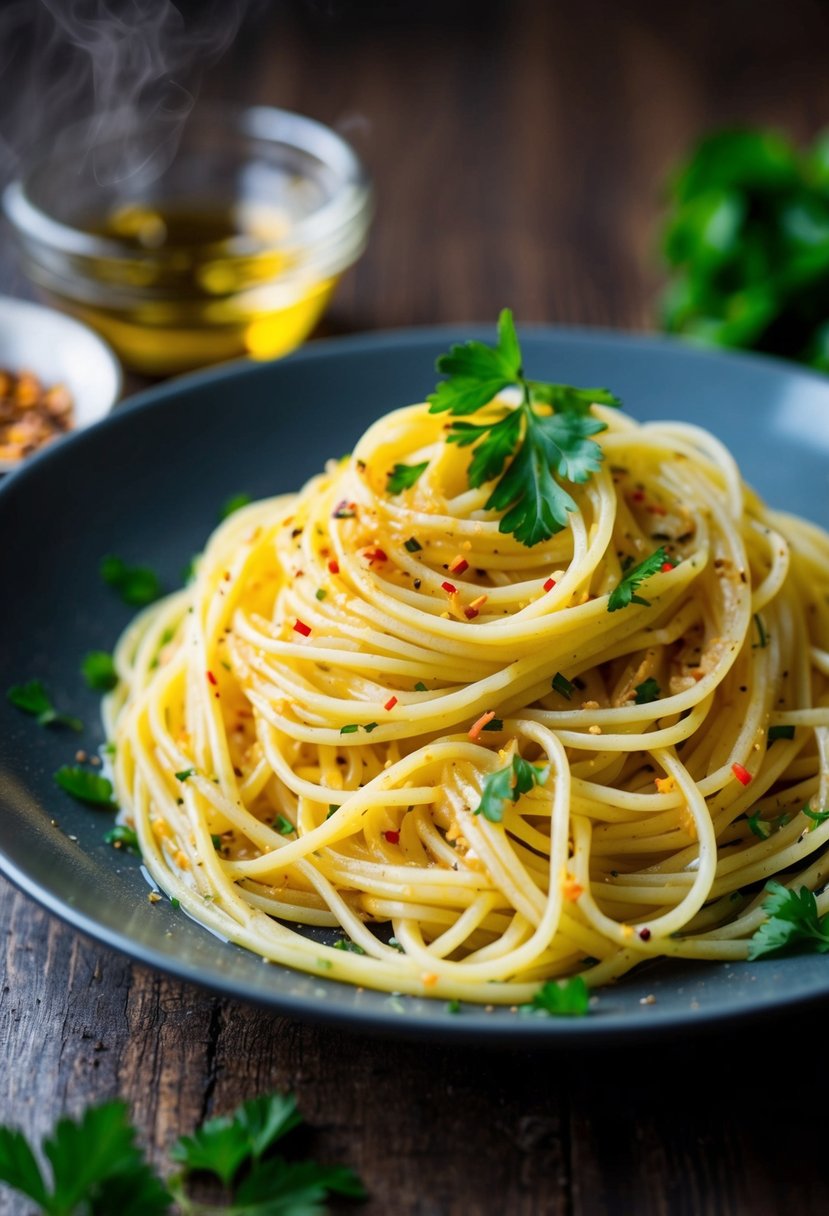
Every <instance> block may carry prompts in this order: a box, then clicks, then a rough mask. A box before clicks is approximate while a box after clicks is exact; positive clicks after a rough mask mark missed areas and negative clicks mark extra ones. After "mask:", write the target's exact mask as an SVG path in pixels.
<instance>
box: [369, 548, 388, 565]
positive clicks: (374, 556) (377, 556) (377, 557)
mask: <svg viewBox="0 0 829 1216" xmlns="http://www.w3.org/2000/svg"><path fill="white" fill-rule="evenodd" d="M363 557H364V558H365V559H366V560H367V561H368V563H369V565H370V566H373V565H374V563H375V562H387V561H388V560H389V559H388V557H387V556H386V553H385V550H383V549H366V551H365V553H364V554H363Z"/></svg>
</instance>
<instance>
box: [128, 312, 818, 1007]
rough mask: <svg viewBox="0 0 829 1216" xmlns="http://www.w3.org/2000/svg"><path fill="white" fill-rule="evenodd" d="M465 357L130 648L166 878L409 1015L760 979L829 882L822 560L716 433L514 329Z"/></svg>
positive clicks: (252, 519) (232, 551)
mask: <svg viewBox="0 0 829 1216" xmlns="http://www.w3.org/2000/svg"><path fill="white" fill-rule="evenodd" d="M486 351H489V355H490V356H491V359H490V360H489V362H487V359H488V358H489V356H486V355H484V354H482V353H481V352H486ZM465 360H466V361H465ZM440 366H441V370H443V371H445V372H447V373H448V376H449V378H448V379H447V380H444V381H443V382H442V384H441V386H439V389H438V391H437V393H436V394H434V395H433V397H432V398H431V399H430V402H431V404H430V405H427V404H424V405H415V406H412V407H409V408H405V409H399V410H397V411H395V412H393V413H390V414H388V415H387V416H386V417H383V418H381V419H380V420H379V421H378V422H376V423H375V424H374V425H373V426H372V427H371V428H370V429H369V430H368V432H367V433H366V434H365V435H364V436H363V437H362V438H361V439H360V440H359V442H358V443H357V446H356V448H355V450H354V452H353V454H352V455H351V456H349V457H348V458H346V459H344V460H342V461H340V462H339V463H329V465H328V467H327V469H326V471H325V472H324V473H323V474H321V475H320V476H318V477H315V478H313V479H312V480H311V481H310V482H309V483H308V484H307V485H306V486H305V487H304V488H303V489H302V490H300V492H299V493H298V494H292V495H288V496H284V497H278V498H273V499H269V500H267V501H263V502H258V503H255V504H253V505H250V506H246V507H244V508H243V509H241V510H238V511H236V512H235V513H234V514H232V515H231V516H230V517H229V518H228V519H227V520H226V521H225V522H224V523H223V524H221V526H220V527H219V528H217V530H216V531H215V532H214V533H213V535H212V536H211V538H210V540H209V542H208V544H207V546H206V548H205V551H204V553H203V555H202V557H201V559H200V560H199V562H198V566H197V572H196V576H195V579H194V581H193V582H192V584H191V585H189V586H188V587H187V588H185V589H184V590H183V591H180V592H178V593H176V594H174V595H171V596H169V597H168V598H166V599H164V600H162V601H160V602H158V603H157V604H155V605H153V606H152V607H150V608H149V609H147V610H145V611H144V612H142V613H141V615H139V616H138V617H137V619H136V620H135V621H134V623H133V624H132V625H131V626H130V627H129V628H128V629H127V631H126V633H125V634H124V636H123V637H122V639H121V641H120V643H119V645H118V648H117V651H116V656H115V658H116V663H117V670H118V674H119V677H120V683H119V685H118V687H117V689H116V690H115V691H114V692H113V693H112V694H111V696H110V698H109V699H108V702H107V707H106V721H107V726H108V733H109V737H110V739H111V740H112V741H113V742H114V743H115V745H116V749H115V760H114V776H115V782H116V790H117V795H118V798H119V801H120V804H121V807H122V808H123V814H124V815H125V817H126V819H127V821H128V822H130V823H133V824H134V826H135V829H136V831H137V834H138V837H139V839H140V844H141V850H142V852H143V855H144V859H145V862H146V865H147V866H148V868H149V870H150V872H151V874H152V875H153V877H154V878H155V880H156V881H157V882H158V883H159V884H160V886H161V887H162V888H163V889H164V891H166V892H167V893H168V894H169V895H170V896H171V897H174V898H175V899H177V900H179V901H180V903H181V905H182V906H183V907H184V908H185V909H186V910H187V911H188V912H189V913H190V914H191V915H192V916H194V917H195V918H196V919H198V920H199V921H201V922H203V923H204V924H205V925H207V926H208V927H210V928H211V929H213V930H214V931H216V932H218V933H220V934H221V935H223V936H224V937H226V938H228V939H231V940H232V941H234V942H237V943H239V944H241V945H243V946H245V947H247V948H248V949H249V950H252V951H256V952H257V953H259V954H261V955H262V956H264V957H265V958H267V959H271V960H278V961H279V962H281V963H284V964H287V965H289V966H292V967H296V968H300V969H302V970H304V971H309V972H317V973H319V974H324V975H326V976H327V977H331V978H336V979H339V980H344V981H348V982H351V983H353V984H359V985H365V986H367V987H372V988H378V989H387V990H390V991H395V992H403V993H414V994H421V995H423V994H425V995H431V996H440V997H443V998H451V999H463V1000H469V1001H479V1002H486V1003H492V1004H494V1003H504V1004H508V1005H511V1004H514V1003H521V1002H525V1001H527V1000H529V999H530V998H531V997H532V995H533V994H534V993H535V992H536V991H537V989H538V986H539V983H540V982H542V981H545V980H548V979H551V978H554V977H563V976H569V975H573V974H576V973H583V974H584V975H585V978H586V980H587V982H588V983H589V984H590V985H595V984H601V983H604V982H606V981H608V980H611V979H613V978H614V977H617V976H620V975H622V974H623V973H624V972H626V971H627V970H628V969H630V968H631V967H633V966H634V965H635V964H636V963H637V962H639V961H641V960H642V959H645V958H652V957H654V956H679V957H683V958H695V959H721V960H732V959H742V958H745V957H746V954H747V951H748V947H749V941H750V938H751V936H752V934H753V933H754V932H755V931H756V930H757V928H758V926H759V925H760V924H761V923H762V921H763V920H764V913H763V909H762V907H761V904H762V899H763V884H764V882H765V880H766V879H768V878H769V877H770V876H772V875H776V874H782V873H783V872H785V875H786V877H785V881H786V882H787V883H788V884H789V885H790V886H798V887H799V886H801V885H804V886H806V887H808V888H810V889H811V890H819V888H820V887H821V886H822V884H823V883H824V882H825V881H826V879H827V876H828V875H829V870H828V869H827V867H828V866H829V863H827V860H826V854H825V846H826V843H827V840H829V817H827V816H826V815H825V814H823V813H822V809H823V808H825V807H826V806H827V804H829V799H828V798H827V783H828V782H829V606H828V605H829V538H827V535H826V534H825V533H824V532H823V531H821V530H820V529H819V528H817V527H815V526H813V525H811V524H808V523H806V522H804V521H802V520H799V519H795V518H792V517H790V516H786V515H781V514H778V513H776V512H772V511H770V510H768V509H767V508H766V507H765V506H764V505H763V503H762V502H761V501H760V500H759V499H758V497H757V496H756V495H755V494H754V493H752V492H751V491H750V490H749V489H747V488H746V486H745V485H744V484H743V483H742V481H741V479H740V476H739V473H738V470H737V468H736V465H735V463H734V460H733V459H732V457H731V456H730V455H729V453H728V452H727V451H726V450H725V448H724V447H723V446H722V445H721V444H720V443H719V442H718V441H717V440H716V439H715V438H714V437H712V436H711V435H710V434H707V433H706V432H704V431H702V430H699V429H698V428H696V427H694V426H690V425H682V424H678V423H648V424H646V425H638V424H637V423H635V422H634V421H633V420H632V419H631V418H629V417H626V416H625V415H624V414H622V413H621V412H620V411H619V410H618V409H617V408H615V406H616V403H615V399H614V398H613V397H612V396H611V395H610V394H602V393H601V392H599V391H598V390H576V389H572V388H569V387H568V386H561V385H549V384H538V383H534V382H530V381H527V380H525V379H524V377H523V372H522V370H521V365H520V351H519V350H518V344H517V341H516V340H515V338H514V330H512V327H511V323H510V318H509V316H508V314H504V316H503V317H502V321H501V330H500V338H499V346H498V347H497V348H487V347H483V346H481V345H480V344H469V345H467V346H464V347H456V348H454V350H453V352H451V353H450V355H449V356H447V357H446V358H445V359H444V360H443V361H442V363H441V364H440ZM596 402H599V404H596ZM470 418H472V419H473V421H470V420H469V419H470ZM447 440H448V441H447ZM470 448H472V451H471V452H470V450H469V449H470ZM516 469H517V472H516V471H515V470H516ZM510 477H511V481H510ZM818 908H819V911H820V912H826V911H827V910H829V895H826V894H819V895H818ZM309 927H310V933H309ZM319 929H326V930H329V931H331V930H333V931H335V932H333V933H332V932H329V933H328V934H321V933H319V932H316V930H319ZM321 941H322V942H323V944H320V942H321ZM326 941H327V944H325V943H326Z"/></svg>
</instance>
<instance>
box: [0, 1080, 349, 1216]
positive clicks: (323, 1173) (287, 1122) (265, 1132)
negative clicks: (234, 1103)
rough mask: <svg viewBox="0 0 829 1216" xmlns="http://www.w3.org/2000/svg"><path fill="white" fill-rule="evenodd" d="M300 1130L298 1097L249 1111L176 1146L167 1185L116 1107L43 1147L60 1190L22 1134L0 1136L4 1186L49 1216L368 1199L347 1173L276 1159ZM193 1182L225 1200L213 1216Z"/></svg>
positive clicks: (283, 1215)
mask: <svg viewBox="0 0 829 1216" xmlns="http://www.w3.org/2000/svg"><path fill="white" fill-rule="evenodd" d="M301 1123H302V1117H301V1116H300V1114H299V1112H298V1111H297V1108H296V1101H295V1099H294V1098H293V1097H292V1096H290V1095H287V1094H271V1095H269V1096H264V1097H261V1098H255V1099H253V1100H252V1101H250V1102H245V1103H244V1105H243V1106H240V1107H239V1108H238V1110H236V1111H235V1112H234V1114H233V1115H230V1116H219V1117H217V1118H215V1119H209V1120H208V1121H207V1122H206V1123H204V1124H202V1126H201V1127H200V1128H199V1129H198V1130H197V1131H196V1132H194V1134H193V1135H192V1136H183V1137H182V1138H181V1139H180V1140H179V1141H178V1142H177V1143H176V1144H175V1145H174V1146H173V1149H172V1151H171V1154H170V1155H171V1157H172V1159H173V1161H175V1162H176V1163H177V1165H178V1166H179V1167H180V1168H179V1171H178V1172H177V1173H176V1174H174V1175H173V1177H172V1178H170V1179H169V1180H168V1181H167V1182H166V1183H165V1182H162V1180H161V1179H160V1178H159V1177H158V1175H157V1174H156V1173H155V1172H154V1171H153V1169H152V1168H151V1167H150V1166H149V1165H148V1164H147V1162H146V1160H145V1158H144V1154H143V1153H142V1151H141V1149H140V1148H139V1147H138V1146H137V1145H136V1143H135V1140H136V1133H135V1129H134V1128H133V1127H132V1126H131V1124H130V1122H129V1119H128V1117H127V1108H126V1106H125V1105H124V1103H123V1102H107V1103H105V1104H104V1105H102V1106H96V1107H91V1108H90V1109H89V1110H87V1111H86V1112H85V1113H84V1114H83V1115H82V1116H81V1118H80V1119H78V1120H73V1119H61V1120H60V1122H59V1123H58V1124H57V1126H56V1128H55V1130H54V1131H53V1133H52V1135H51V1136H49V1137H47V1139H46V1140H45V1141H44V1143H43V1155H44V1156H45V1158H46V1159H47V1160H48V1162H49V1164H50V1166H51V1180H49V1179H48V1178H47V1177H46V1175H45V1173H44V1171H42V1170H41V1167H40V1165H39V1164H38V1161H37V1158H36V1157H35V1154H34V1152H33V1150H32V1148H31V1146H30V1145H29V1143H28V1141H27V1140H26V1138H25V1137H24V1136H23V1134H22V1133H21V1132H19V1131H16V1130H13V1129H11V1128H7V1127H2V1126H0V1181H2V1182H5V1183H6V1184H7V1185H8V1186H10V1187H12V1188H13V1189H14V1190H16V1191H18V1192H20V1193H21V1194H23V1195H25V1196H27V1198H29V1199H31V1200H32V1201H33V1202H34V1203H35V1204H37V1205H38V1208H39V1210H40V1211H41V1212H42V1213H43V1214H44V1216H77V1214H79V1213H81V1212H84V1213H88V1214H89V1216H111V1213H114V1212H117V1213H118V1214H119V1216H167V1214H168V1213H170V1212H172V1211H173V1204H175V1211H176V1212H178V1213H181V1216H197V1214H198V1213H203V1212H207V1211H210V1212H215V1213H216V1214H217V1216H218V1214H219V1213H221V1212H227V1213H228V1216H231V1214H232V1216H248V1214H249V1216H266V1213H270V1214H272V1216H300V1213H301V1216H323V1214H324V1213H325V1211H326V1210H327V1208H326V1206H325V1201H326V1199H327V1197H328V1196H329V1195H343V1196H346V1197H348V1198H352V1199H363V1198H365V1190H364V1188H363V1185H362V1183H361V1181H360V1179H359V1178H358V1177H357V1175H356V1174H355V1173H354V1172H353V1170H350V1169H348V1168H347V1167H346V1166H342V1165H319V1164H318V1163H317V1162H315V1161H307V1160H306V1161H296V1160H294V1161H288V1160H286V1159H285V1158H284V1157H282V1156H276V1155H275V1154H274V1148H275V1146H276V1145H277V1143H278V1142H279V1141H281V1140H282V1139H283V1137H285V1136H286V1135H287V1134H288V1133H289V1132H291V1131H293V1129H294V1128H296V1127H297V1126H299V1125H300V1124H301ZM194 1176H195V1177H197V1178H198V1179H200V1180H201V1183H203V1182H204V1180H206V1179H207V1180H210V1186H211V1187H212V1188H213V1189H214V1190H216V1191H219V1192H221V1198H220V1201H219V1202H218V1203H216V1204H214V1203H212V1202H211V1204H210V1205H209V1207H208V1206H205V1204H204V1203H203V1201H202V1200H201V1199H199V1200H196V1199H194V1198H192V1197H191V1194H190V1191H191V1189H192V1180H193V1178H194ZM201 1183H200V1185H201Z"/></svg>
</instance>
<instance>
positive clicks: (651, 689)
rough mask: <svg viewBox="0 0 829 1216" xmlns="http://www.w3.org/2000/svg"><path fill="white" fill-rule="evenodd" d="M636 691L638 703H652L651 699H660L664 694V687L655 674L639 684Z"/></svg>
mask: <svg viewBox="0 0 829 1216" xmlns="http://www.w3.org/2000/svg"><path fill="white" fill-rule="evenodd" d="M634 692H635V693H636V704H637V705H650V703H651V701H658V700H659V698H660V696H661V695H662V689H661V688H660V687H659V683H658V681H657V680H655V679H654V678H653V676H648V678H647V680H643V681H642V683H641V684H637V685H636V688H635V689H634Z"/></svg>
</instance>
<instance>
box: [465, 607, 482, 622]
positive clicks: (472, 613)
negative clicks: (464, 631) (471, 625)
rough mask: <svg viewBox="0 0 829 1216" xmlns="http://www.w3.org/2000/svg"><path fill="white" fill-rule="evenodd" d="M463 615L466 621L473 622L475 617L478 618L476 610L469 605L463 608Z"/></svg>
mask: <svg viewBox="0 0 829 1216" xmlns="http://www.w3.org/2000/svg"><path fill="white" fill-rule="evenodd" d="M463 615H464V616H465V617H466V619H467V620H468V621H474V620H475V617H476V616H478V609H477V608H473V607H472V605H471V604H470V605H469V606H468V607H467V608H464V610H463Z"/></svg>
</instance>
